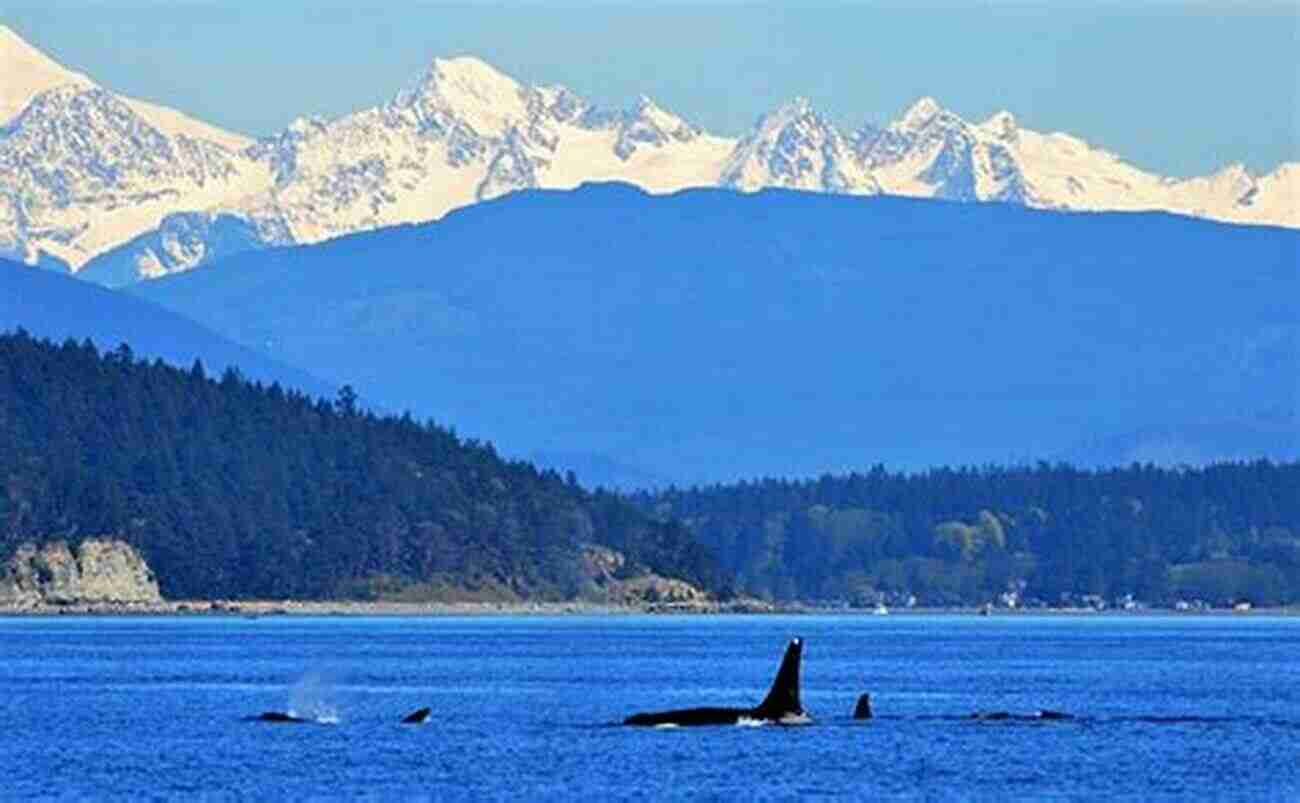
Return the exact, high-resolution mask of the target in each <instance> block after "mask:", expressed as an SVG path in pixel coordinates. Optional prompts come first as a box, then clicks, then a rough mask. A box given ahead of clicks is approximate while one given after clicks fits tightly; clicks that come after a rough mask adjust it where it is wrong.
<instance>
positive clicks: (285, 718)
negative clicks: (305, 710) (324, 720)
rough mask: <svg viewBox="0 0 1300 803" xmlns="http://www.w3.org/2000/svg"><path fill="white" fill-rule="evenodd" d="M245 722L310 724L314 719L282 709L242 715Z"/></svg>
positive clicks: (313, 722)
mask: <svg viewBox="0 0 1300 803" xmlns="http://www.w3.org/2000/svg"><path fill="white" fill-rule="evenodd" d="M244 721H245V722H274V723H276V724H280V725H312V724H315V722H316V720H314V719H307V718H305V717H299V716H295V715H293V714H286V713H285V712H283V711H263V712H262V713H260V714H257V715H255V716H251V717H244Z"/></svg>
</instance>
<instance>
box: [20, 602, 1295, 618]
mask: <svg viewBox="0 0 1300 803" xmlns="http://www.w3.org/2000/svg"><path fill="white" fill-rule="evenodd" d="M642 614H669V615H672V614H677V615H697V616H733V615H762V614H769V615H770V614H784V615H808V616H818V615H822V616H825V615H832V616H846V617H858V616H863V617H867V616H873V615H875V611H873V610H872V609H870V608H862V609H847V608H822V607H816V606H808V605H774V604H772V603H768V602H764V601H762V600H756V599H741V600H734V601H730V602H725V603H723V602H714V601H706V602H691V603H642V604H607V603H595V602H586V601H570V602H389V601H358V600H176V601H170V600H163V601H159V602H148V603H129V602H90V603H87V602H81V603H67V604H38V605H24V606H14V605H0V617H8V616H23V617H53V616H227V617H242V618H246V619H260V618H262V617H271V616H393V617H400V616H634V615H642ZM890 615H895V616H924V615H969V616H992V617H994V618H997V617H1017V618H1023V617H1060V616H1071V617H1073V616H1079V617H1094V616H1106V617H1112V616H1120V617H1123V616H1176V617H1186V616H1232V617H1240V616H1300V607H1297V606H1292V607H1285V608H1255V609H1252V610H1250V611H1233V610H1230V609H1212V610H1204V611H1193V612H1186V611H1175V610H1172V609H1165V608H1151V609H1143V610H1139V611H1123V610H1112V611H1096V610H1092V609H1090V608H1035V609H1030V610H1017V609H997V610H995V611H993V612H992V613H991V614H985V613H983V611H982V609H980V608H974V607H969V608H910V609H900V610H898V611H891V612H890Z"/></svg>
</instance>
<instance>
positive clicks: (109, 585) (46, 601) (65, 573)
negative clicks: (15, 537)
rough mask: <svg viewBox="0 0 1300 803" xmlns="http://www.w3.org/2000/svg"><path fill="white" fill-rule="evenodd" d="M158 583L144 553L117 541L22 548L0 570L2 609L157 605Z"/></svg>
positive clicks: (26, 546)
mask: <svg viewBox="0 0 1300 803" xmlns="http://www.w3.org/2000/svg"><path fill="white" fill-rule="evenodd" d="M160 602H162V595H161V594H160V593H159V591H158V580H157V578H155V577H154V574H153V571H152V570H150V569H149V565H148V564H147V563H145V560H144V558H143V557H141V556H140V553H138V552H136V551H135V549H133V548H132V547H131V546H130V545H128V544H126V543H124V542H122V541H117V540H112V539H88V540H85V541H82V542H81V543H80V544H77V545H75V546H69V545H68V544H67V543H66V542H64V541H54V542H51V543H49V544H46V545H45V546H42V547H39V548H38V547H37V546H36V545H34V544H22V545H21V546H19V547H18V549H17V550H15V551H14V553H13V555H12V556H11V557H10V558H9V560H7V561H6V562H5V563H4V564H3V565H0V606H8V607H18V608H35V607H42V606H52V605H57V606H65V605H80V604H96V605H102V604H110V605H122V604H129V605H156V604H158V603H160Z"/></svg>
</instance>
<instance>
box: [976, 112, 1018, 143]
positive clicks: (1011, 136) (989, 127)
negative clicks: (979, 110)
mask: <svg viewBox="0 0 1300 803" xmlns="http://www.w3.org/2000/svg"><path fill="white" fill-rule="evenodd" d="M979 128H980V130H981V131H983V132H984V133H985V134H987V135H989V136H990V137H993V138H994V139H999V140H1002V141H1003V142H1015V141H1016V135H1017V134H1018V133H1019V132H1020V126H1019V125H1017V123H1016V118H1015V115H1013V114H1012V113H1011V112H1009V111H1006V110H1005V109H1004V110H1003V111H1000V112H998V113H997V114H995V115H993V116H992V117H990V118H989V119H987V120H985V121H984V122H982V123H980V124H979Z"/></svg>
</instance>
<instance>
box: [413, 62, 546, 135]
mask: <svg viewBox="0 0 1300 803" xmlns="http://www.w3.org/2000/svg"><path fill="white" fill-rule="evenodd" d="M398 105H409V106H413V107H415V108H417V109H419V110H421V111H422V112H424V113H425V114H433V115H436V114H446V115H449V116H451V117H453V118H455V119H456V120H459V121H461V122H464V123H466V124H468V125H469V126H470V127H471V128H472V129H473V131H474V133H476V134H478V135H480V136H492V137H501V136H505V133H506V130H507V129H508V128H509V127H510V126H511V125H512V124H517V123H523V122H526V121H527V120H528V117H529V114H528V112H529V109H528V97H527V93H526V92H525V90H524V87H523V85H522V84H520V83H519V82H518V81H515V80H514V79H513V78H511V77H510V76H508V75H506V74H505V73H503V72H501V71H499V70H497V69H496V68H495V67H493V66H492V65H490V64H488V63H487V62H484V61H481V60H479V59H476V58H474V57H472V56H458V57H456V58H450V59H434V60H433V63H432V64H430V65H429V68H428V69H427V70H426V71H425V72H424V74H423V75H422V76H421V77H420V79H419V81H418V83H417V84H416V87H415V89H414V90H412V91H411V92H409V93H405V95H404V96H403V97H402V98H399V100H398Z"/></svg>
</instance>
